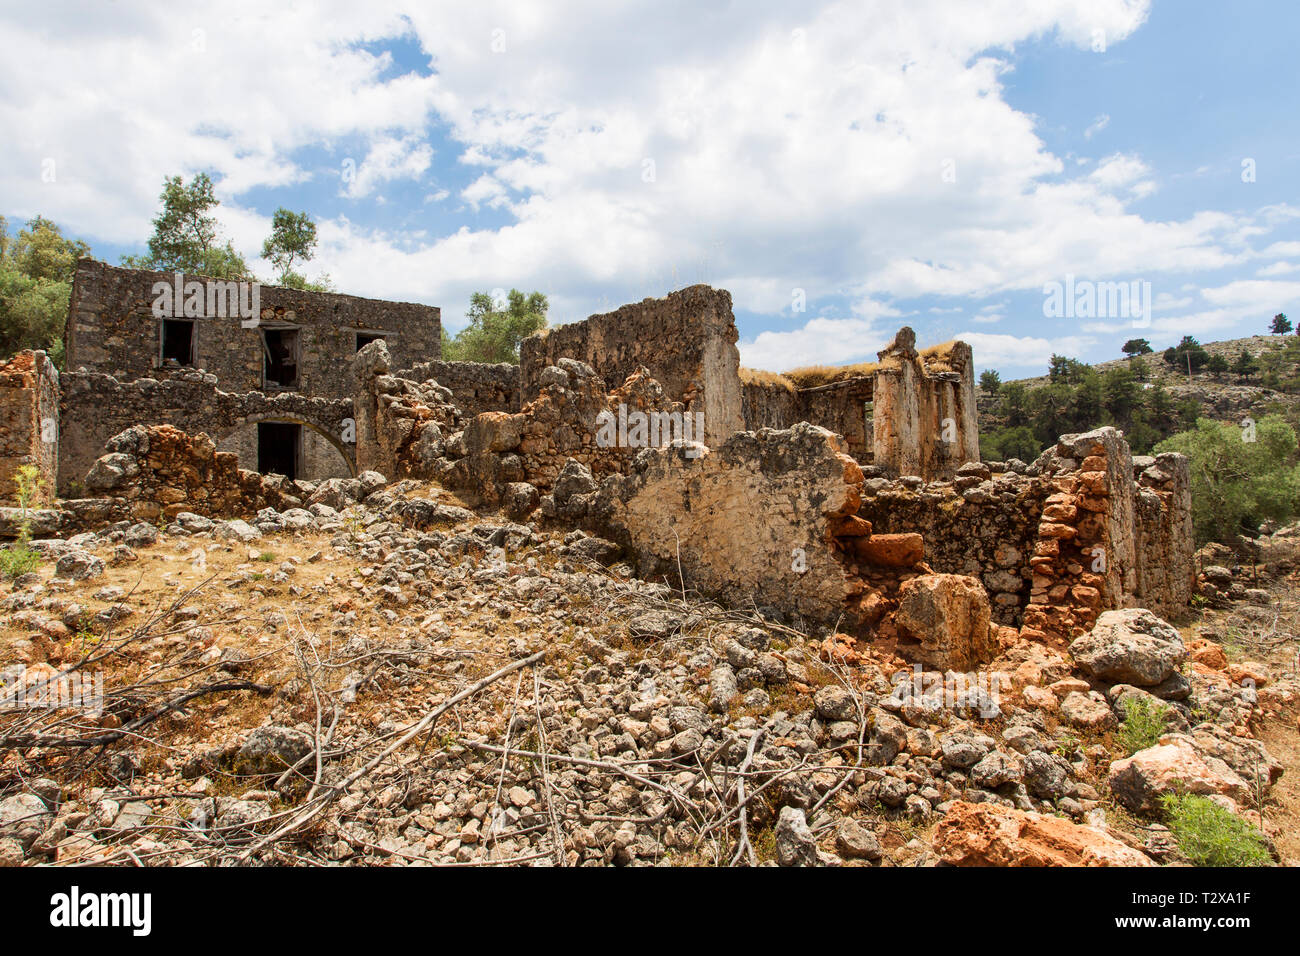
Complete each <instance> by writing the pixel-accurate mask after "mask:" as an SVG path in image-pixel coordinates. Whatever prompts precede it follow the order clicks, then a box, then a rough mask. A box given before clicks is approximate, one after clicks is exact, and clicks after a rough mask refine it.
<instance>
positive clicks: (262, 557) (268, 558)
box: [257, 551, 275, 564]
mask: <svg viewBox="0 0 1300 956" xmlns="http://www.w3.org/2000/svg"><path fill="white" fill-rule="evenodd" d="M257 560H259V561H265V562H267V563H268V564H269V563H270V562H272V561H274V560H275V555H274V554H272V553H271V552H270V551H263V552H262V553H261V554H259V555H258V556H257Z"/></svg>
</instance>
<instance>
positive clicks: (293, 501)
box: [86, 425, 306, 521]
mask: <svg viewBox="0 0 1300 956" xmlns="http://www.w3.org/2000/svg"><path fill="white" fill-rule="evenodd" d="M107 448H108V453H107V454H105V455H103V456H102V457H100V458H99V460H97V461H96V462H95V464H94V466H93V467H92V468H91V469H90V472H89V473H88V474H87V476H86V487H87V490H89V491H91V492H92V493H94V494H96V495H100V496H102V499H104V501H103V504H104V506H105V510H106V512H107V513H109V514H112V515H114V516H120V515H122V514H123V513H124V512H125V513H126V514H127V515H129V516H130V517H131V518H133V519H136V520H143V521H155V520H157V519H158V518H160V517H167V518H170V517H174V516H175V515H177V514H179V513H180V512H182V511H189V512H193V513H194V514H200V515H204V516H206V517H238V516H243V517H250V516H252V515H254V514H256V513H257V511H258V510H259V509H261V508H275V509H276V510H283V509H285V508H294V507H301V506H302V503H303V499H304V498H305V497H306V495H305V491H306V489H303V488H300V487H299V486H298V485H297V484H296V483H295V482H290V481H287V480H285V479H283V478H281V477H279V476H266V475H259V474H258V473H257V472H255V471H246V470H243V469H241V468H239V463H238V461H237V460H236V458H235V456H234V455H231V454H229V453H226V452H219V451H217V449H216V445H214V444H213V442H212V439H210V438H209V437H208V436H207V435H202V434H200V435H188V434H186V433H185V432H182V431H181V430H179V429H177V428H173V427H171V426H170V425H155V426H151V427H147V428H146V427H143V426H136V427H134V428H129V429H127V430H126V431H124V432H122V433H121V434H118V435H115V436H113V438H112V439H110V441H109V442H108V446H107ZM119 520H120V518H119Z"/></svg>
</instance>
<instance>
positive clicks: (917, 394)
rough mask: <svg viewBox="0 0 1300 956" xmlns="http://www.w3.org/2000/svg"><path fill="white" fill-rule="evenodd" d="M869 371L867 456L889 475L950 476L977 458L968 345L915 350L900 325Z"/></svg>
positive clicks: (910, 335)
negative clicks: (870, 418)
mask: <svg viewBox="0 0 1300 956" xmlns="http://www.w3.org/2000/svg"><path fill="white" fill-rule="evenodd" d="M879 357H880V364H879V366H878V367H877V368H876V370H875V374H874V378H875V381H874V389H873V395H872V398H871V401H872V402H873V421H872V425H873V427H872V460H873V462H874V463H875V464H876V465H878V466H879V467H881V468H883V469H884V470H885V471H886V472H887V473H889V474H891V475H919V476H921V477H923V478H926V479H931V480H932V479H936V478H950V477H952V476H953V475H954V474H955V473H956V470H957V468H958V467H959V466H960V465H962V464H964V463H965V462H970V461H979V458H980V452H979V415H978V410H977V408H976V405H975V378H974V375H975V371H974V362H973V360H972V356H971V350H970V346H969V345H967V344H966V343H965V342H952V343H950V344H949V345H947V346H944V347H941V348H936V349H927V350H926V352H925V353H924V354H922V353H918V352H917V350H916V334H915V333H914V332H913V331H912V330H911V329H910V328H908V327H906V326H904V327H903V328H902V329H900V330H899V332H898V335H897V336H895V338H894V341H893V342H892V343H891V344H890V345H889V346H888V347H886V348H885V349H883V350H882V351H881V352H880V353H879Z"/></svg>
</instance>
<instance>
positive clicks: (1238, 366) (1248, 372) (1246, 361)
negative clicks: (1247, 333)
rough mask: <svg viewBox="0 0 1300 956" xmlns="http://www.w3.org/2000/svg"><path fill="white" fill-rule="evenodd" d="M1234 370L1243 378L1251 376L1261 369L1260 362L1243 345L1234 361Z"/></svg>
mask: <svg viewBox="0 0 1300 956" xmlns="http://www.w3.org/2000/svg"><path fill="white" fill-rule="evenodd" d="M1232 371H1233V373H1234V374H1236V375H1240V376H1241V377H1242V378H1250V377H1251V376H1252V375H1254V374H1255V373H1256V372H1258V371H1259V362H1258V361H1256V359H1255V356H1253V355H1251V354H1250V353H1249V352H1247V351H1246V349H1245V347H1244V346H1243V347H1242V350H1241V352H1239V353H1238V355H1237V361H1235V362H1233V363H1232Z"/></svg>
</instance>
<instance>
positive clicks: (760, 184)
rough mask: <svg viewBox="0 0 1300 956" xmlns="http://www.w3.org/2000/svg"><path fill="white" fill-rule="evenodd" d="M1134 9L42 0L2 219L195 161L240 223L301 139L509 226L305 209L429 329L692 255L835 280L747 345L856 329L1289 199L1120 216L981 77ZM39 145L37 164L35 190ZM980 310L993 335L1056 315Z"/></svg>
mask: <svg viewBox="0 0 1300 956" xmlns="http://www.w3.org/2000/svg"><path fill="white" fill-rule="evenodd" d="M404 7H405V8H409V9H404ZM1148 8H1149V3H1148V2H1146V0H1041V2H1036V3H1032V4H1028V3H1025V2H1023V0H989V2H987V3H985V4H982V5H981V11H980V16H978V17H976V16H961V17H954V16H952V15H951V10H950V8H949V7H948V5H947V4H945V3H943V2H941V0H865V2H864V0H853V2H849V0H820V2H813V3H810V4H806V5H803V6H800V7H798V8H791V7H790V6H788V5H785V4H780V3H777V2H775V0H758V2H756V3H754V4H747V5H745V6H744V7H743V8H741V7H730V6H726V5H717V6H706V7H705V12H702V11H701V8H700V6H699V4H698V3H694V2H687V0H668V2H666V3H664V2H661V3H657V4H654V5H650V4H649V3H644V4H639V5H637V4H631V5H612V4H611V5H605V6H592V5H590V4H586V3H579V2H576V0H575V2H572V3H556V4H548V5H546V7H545V8H544V9H543V8H542V7H541V5H536V4H527V3H522V2H515V3H511V2H504V0H483V2H479V3H474V4H428V5H421V6H418V7H413V8H412V7H411V5H409V4H407V5H404V4H400V3H398V2H397V0H376V2H372V3H369V4H355V3H351V2H345V0H321V2H320V3H318V4H314V5H312V6H310V7H299V6H294V5H273V6H267V5H265V4H261V3H257V2H254V0H228V2H227V3H225V4H223V6H222V9H221V15H220V16H214V15H209V14H206V13H202V12H192V11H187V12H186V13H185V14H176V15H169V16H166V17H159V16H156V15H155V14H154V12H153V8H152V7H149V6H145V5H144V4H143V3H129V2H126V0H121V2H118V3H115V4H113V5H112V6H111V7H109V6H94V7H88V8H85V7H81V6H78V5H73V4H71V2H59V0H47V2H46V3H45V4H43V5H41V6H39V7H35V8H31V9H28V10H25V11H24V12H23V13H22V14H21V16H20V17H16V16H14V15H13V14H12V13H8V14H6V13H0V42H3V47H4V49H5V57H4V58H3V59H0V88H3V89H5V91H6V95H5V97H4V98H3V99H2V100H0V128H3V129H5V130H6V131H7V132H8V131H12V133H11V136H10V137H9V142H7V144H6V149H5V150H4V151H0V195H4V196H6V197H10V199H9V202H10V207H9V208H10V211H12V212H13V213H15V214H17V215H31V214H34V213H36V212H40V213H42V214H45V215H48V216H51V217H52V218H54V219H56V220H57V221H59V222H61V223H65V224H66V226H67V228H68V229H69V231H70V232H72V233H74V234H79V235H87V236H89V237H91V238H92V239H96V238H97V239H100V240H103V241H110V242H138V241H140V240H141V239H142V238H143V237H144V236H146V235H148V233H149V230H150V226H149V220H150V218H151V216H152V215H153V214H154V211H155V208H156V202H157V192H158V188H159V184H160V183H161V181H162V178H163V176H164V175H168V174H173V173H176V172H179V171H182V170H183V171H186V172H192V171H195V170H197V169H210V170H212V171H214V173H215V175H216V178H217V179H218V181H219V186H220V195H221V196H222V199H223V206H222V213H221V215H222V221H223V225H224V226H225V227H226V229H227V231H228V232H229V233H230V234H231V235H232V236H233V237H234V238H235V241H236V244H237V245H239V246H240V247H241V248H244V249H254V248H257V247H258V246H259V245H260V242H261V239H262V238H263V237H264V236H265V235H266V232H267V229H268V225H269V224H268V223H267V221H266V220H265V218H264V217H261V216H259V215H258V214H256V213H254V212H252V211H250V210H248V209H246V208H244V207H242V206H241V205H240V202H241V200H242V199H244V197H246V196H247V194H249V193H250V191H252V190H254V189H266V188H276V187H283V186H287V185H290V184H293V183H298V182H302V181H304V180H305V179H307V178H309V177H313V176H315V177H318V178H321V179H325V178H326V177H328V176H330V175H334V174H335V171H334V170H330V169H319V168H305V167H304V166H303V165H300V164H302V163H306V162H308V160H303V159H301V158H300V157H301V151H303V150H304V149H308V148H311V147H319V148H324V149H326V150H327V151H328V152H329V153H330V154H331V155H333V156H342V155H343V152H342V151H343V150H344V149H345V148H347V149H351V148H355V149H356V151H357V153H358V155H359V156H362V157H363V158H361V159H360V161H359V162H358V163H357V164H356V177H355V179H354V180H352V181H351V182H350V183H341V186H342V187H343V188H344V190H345V193H346V195H347V196H348V197H350V199H351V200H352V203H353V204H355V205H356V206H357V211H356V215H355V217H354V218H355V219H362V218H364V217H363V216H362V215H361V212H360V210H361V209H362V208H364V207H363V206H362V205H361V204H364V203H377V202H379V201H381V200H382V199H383V197H384V184H385V183H389V182H395V181H399V180H413V181H418V182H419V183H420V184H421V189H420V190H419V191H420V193H422V194H423V195H425V196H426V197H431V199H432V202H427V203H422V204H420V205H419V206H418V207H417V209H416V210H415V211H414V214H415V215H418V214H419V212H420V210H421V209H428V210H429V215H433V213H434V210H433V209H432V208H431V207H432V205H433V203H440V202H442V201H443V200H444V199H448V198H451V197H452V196H455V197H456V198H457V199H459V200H462V201H464V202H465V203H466V204H468V205H469V206H470V207H472V208H473V207H477V208H488V209H492V210H494V216H493V219H494V221H497V220H499V219H500V217H501V216H504V217H505V218H506V219H507V224H506V225H504V226H496V225H494V226H492V227H484V228H477V229H472V228H469V227H464V228H461V229H459V230H457V231H456V232H454V233H452V234H450V235H428V234H426V233H425V232H424V231H423V223H420V222H418V221H417V222H416V223H415V224H414V225H406V226H404V227H403V228H406V229H409V230H410V231H409V232H400V233H399V232H395V231H394V232H385V231H382V230H378V229H375V228H370V227H363V226H360V225H358V224H357V223H356V222H355V221H349V220H348V219H345V218H342V217H338V216H335V217H333V218H330V217H324V216H322V217H319V218H320V219H321V221H320V252H319V254H318V258H317V261H316V263H314V265H315V266H317V267H319V268H320V269H323V270H327V271H329V272H330V273H331V275H332V277H333V279H334V281H335V283H336V284H337V285H338V286H339V287H340V288H342V289H345V290H347V291H353V292H357V293H360V294H371V295H381V296H385V297H394V298H408V299H417V300H421V301H432V302H435V303H437V304H439V305H442V306H443V307H444V316H445V318H446V319H447V320H448V323H449V325H451V326H452V327H454V326H455V325H456V323H457V322H458V321H459V316H460V309H461V308H463V304H464V303H465V302H466V301H467V299H468V293H469V292H470V291H472V290H474V289H477V288H485V287H486V288H491V287H494V286H497V285H517V286H520V287H524V286H527V287H536V288H542V289H545V290H546V291H547V292H549V293H550V294H551V298H552V303H553V306H552V315H553V317H555V318H579V317H581V316H582V315H585V314H586V313H587V312H589V311H594V310H596V309H597V308H599V307H601V304H602V303H601V300H602V299H607V300H608V304H609V305H617V304H618V303H620V302H623V301H631V300H635V299H637V298H640V297H642V296H643V295H649V294H663V292H665V291H667V290H668V289H669V288H671V287H673V286H675V285H681V284H685V283H686V282H690V281H710V282H713V283H715V284H720V285H725V286H726V287H728V288H730V289H731V290H732V292H733V295H734V297H735V302H736V305H737V307H738V308H740V309H746V310H752V311H758V312H762V313H765V314H768V315H772V316H776V315H782V314H784V315H787V316H790V312H789V310H790V307H791V296H792V290H793V289H795V288H801V289H804V290H806V292H807V295H808V298H809V301H810V302H816V301H817V300H818V299H823V300H836V301H839V302H849V303H851V305H850V306H849V308H848V309H845V310H843V311H850V312H851V313H852V314H853V316H854V317H853V318H830V317H820V318H813V319H810V320H808V321H806V322H805V324H804V325H803V326H802V327H801V328H799V329H794V330H791V331H789V332H781V331H773V332H764V333H761V334H759V335H757V336H755V337H754V338H753V339H752V341H750V342H749V343H748V344H747V345H746V346H744V348H745V350H746V361H747V362H749V363H751V364H754V365H757V366H759V367H789V366H790V365H791V364H805V363H809V362H820V361H839V360H841V356H843V360H849V359H853V358H860V357H864V356H867V357H869V356H870V355H871V354H873V351H874V349H876V348H879V347H880V346H881V345H883V344H884V339H885V336H882V335H879V334H877V333H876V332H875V330H874V325H873V322H875V321H877V320H881V319H884V318H888V317H894V316H896V312H895V308H896V307H895V306H893V305H892V304H891V303H894V302H897V301H902V300H906V299H907V298H909V297H913V296H922V295H927V294H943V295H952V296H976V297H985V296H990V295H996V294H999V293H1002V292H1006V291H1013V290H1024V289H1031V288H1041V286H1042V284H1043V283H1044V282H1045V281H1048V280H1053V279H1059V278H1061V277H1062V276H1063V275H1064V273H1065V272H1066V271H1072V272H1074V273H1075V274H1078V275H1087V276H1090V277H1093V278H1103V277H1107V276H1112V275H1120V274H1123V275H1134V274H1137V275H1143V276H1147V275H1154V274H1158V273H1166V272H1169V273H1177V274H1184V275H1185V274H1187V273H1190V272H1195V271H1196V270H1209V269H1219V268H1223V267H1227V266H1231V265H1236V264H1240V263H1242V262H1244V261H1245V260H1246V259H1248V258H1250V257H1251V256H1252V255H1254V254H1253V253H1252V252H1251V251H1250V241H1251V240H1252V239H1253V238H1254V237H1257V236H1260V235H1263V234H1265V233H1267V232H1268V231H1269V230H1271V229H1273V228H1276V227H1278V226H1279V225H1281V224H1284V223H1289V222H1293V221H1294V218H1295V216H1296V215H1297V214H1300V209H1296V208H1295V207H1289V206H1285V205H1279V206H1275V207H1270V208H1269V209H1267V210H1263V211H1261V212H1260V213H1258V214H1256V215H1254V216H1251V215H1249V214H1244V213H1243V214H1225V213H1217V212H1209V211H1205V212H1197V213H1193V214H1191V215H1188V216H1187V217H1186V218H1184V219H1181V220H1170V221H1153V220H1148V219H1144V218H1143V217H1142V216H1139V215H1137V214H1136V213H1134V212H1133V211H1132V210H1131V209H1130V208H1129V204H1130V203H1132V202H1133V201H1134V200H1135V199H1138V198H1141V197H1142V196H1144V195H1148V194H1149V193H1150V191H1151V190H1153V189H1155V182H1156V174H1155V173H1154V172H1153V171H1152V170H1151V169H1150V168H1149V167H1148V166H1147V164H1146V163H1145V161H1143V160H1142V159H1141V158H1140V157H1139V156H1137V155H1136V154H1119V153H1117V154H1114V155H1112V156H1108V157H1106V158H1104V159H1103V160H1102V161H1101V162H1100V163H1099V164H1098V165H1097V167H1096V168H1095V169H1093V170H1092V171H1091V172H1088V171H1086V170H1085V169H1078V168H1075V167H1070V169H1069V171H1068V172H1067V167H1066V163H1065V162H1064V161H1063V159H1062V158H1061V157H1058V156H1056V155H1053V154H1052V152H1051V151H1050V150H1049V149H1048V148H1047V146H1046V145H1045V144H1044V142H1043V140H1042V139H1041V138H1040V136H1039V135H1038V132H1037V130H1036V123H1037V119H1036V118H1035V117H1033V116H1030V115H1027V114H1026V113H1023V112H1019V111H1017V110H1016V109H1014V108H1012V107H1011V106H1010V105H1009V103H1008V102H1007V100H1006V98H1005V96H1004V95H1003V80H1004V77H1005V76H1006V73H1007V70H1008V69H1009V60H1010V55H1011V54H1010V51H1011V50H1013V49H1014V48H1016V47H1017V46H1019V45H1022V44H1024V43H1026V42H1030V41H1034V40H1040V39H1044V38H1054V40H1055V41H1056V42H1060V43H1064V44H1071V45H1073V46H1076V47H1079V48H1082V49H1088V48H1089V47H1090V45H1091V44H1092V42H1093V39H1094V31H1097V30H1100V31H1102V32H1103V33H1104V35H1105V37H1106V42H1107V45H1108V48H1110V49H1114V48H1116V47H1117V46H1118V45H1120V44H1122V43H1123V41H1124V40H1125V39H1126V38H1127V37H1128V36H1129V35H1131V34H1132V33H1133V31H1135V30H1137V29H1138V28H1139V27H1140V26H1141V25H1142V23H1143V22H1144V21H1145V19H1146V16H1147V13H1148ZM882 24H885V25H887V28H884V27H882ZM195 29H200V30H203V31H205V32H204V33H203V34H202V36H203V49H202V50H201V51H200V50H196V49H194V48H193V40H194V34H193V30H195ZM496 31H500V32H499V33H498V32H496ZM398 36H403V37H406V38H407V39H411V40H414V42H415V43H416V44H418V46H419V47H420V48H421V49H422V50H423V51H424V53H425V54H426V55H427V56H428V58H429V61H430V63H431V66H432V70H433V72H431V73H430V74H429V75H419V74H416V73H408V74H405V75H398V74H399V73H400V71H399V70H396V69H395V68H394V67H395V64H394V61H393V59H392V57H391V56H390V55H389V54H387V53H382V54H380V53H374V52H371V50H373V49H375V48H378V47H382V42H374V41H383V40H385V39H391V38H395V37H398ZM160 91H161V92H165V95H160ZM1104 120H1105V114H1102V116H1099V117H1098V118H1097V121H1095V122H1094V123H1093V127H1090V129H1093V128H1095V129H1096V131H1099V130H1100V129H1102V128H1105V124H1104V122H1103V121H1104ZM1098 124H1101V125H1098ZM435 127H436V128H438V129H439V130H440V131H446V133H447V137H448V141H449V145H448V146H443V145H441V143H440V145H439V152H438V155H437V157H436V158H437V159H438V161H439V162H440V163H446V164H447V166H448V169H450V170H452V171H459V172H461V173H464V172H466V171H468V172H469V173H470V177H469V183H468V185H465V181H464V179H463V178H462V179H460V180H458V181H457V182H456V183H454V184H453V183H452V182H451V180H450V178H449V177H448V176H446V175H444V169H442V168H441V167H439V168H438V169H437V170H434V169H433V161H434V159H435V156H434V152H433V149H432V147H431V146H430V145H429V136H430V130H431V129H433V128H435ZM102 144H113V153H112V155H111V158H110V157H106V156H105V154H104V151H103V149H102ZM342 144H347V146H346V147H345V146H343V145H342ZM353 144H356V145H355V147H354V146H353ZM47 156H49V157H54V158H56V159H57V161H58V168H59V170H60V175H59V180H58V182H57V184H54V185H48V186H47V184H42V183H41V182H40V179H39V171H40V163H41V160H42V159H43V158H44V157H47ZM647 160H650V161H652V162H653V173H654V175H653V177H649V176H647V173H648V171H649V167H648V166H647V164H646V161H647ZM949 161H950V162H949ZM946 171H951V172H952V173H953V176H952V177H950V178H951V179H952V181H946V180H945V176H944V173H945V172H946ZM433 172H436V173H437V179H438V182H437V183H436V184H435V183H433V182H432V181H431V180H432V179H433V178H434V177H433V175H432V173H433ZM426 180H429V181H426ZM393 205H394V206H395V205H397V204H396V203H393ZM407 212H410V211H407ZM350 214H352V211H351V208H350ZM1278 245H1283V246H1285V245H1287V244H1285V243H1283V244H1276V243H1275V246H1274V247H1270V248H1275V247H1276V246H1278ZM1283 254H1286V255H1293V253H1289V252H1287V253H1277V255H1279V256H1280V255H1283ZM812 307H813V308H816V306H812ZM1002 314H1003V313H1002V312H1000V311H988V312H981V313H977V315H976V316H974V317H973V318H972V319H971V320H970V321H971V323H972V324H989V323H991V322H993V321H995V316H999V315H1002ZM800 318H802V317H800ZM792 321H793V317H792ZM1077 331H1078V330H1075V332H1077ZM979 335H983V333H979ZM819 337H820V338H819ZM984 338H985V340H986V343H987V345H988V347H990V348H994V347H996V348H1000V349H1003V350H1004V352H1006V354H1010V355H1025V354H1029V353H1030V352H1033V354H1035V355H1036V354H1038V352H1041V351H1042V348H1041V347H1040V346H1039V345H1037V344H1034V343H1040V342H1049V341H1050V342H1053V343H1058V344H1057V346H1056V347H1057V348H1058V350H1060V349H1063V348H1066V346H1064V345H1060V344H1059V343H1060V342H1062V341H1069V336H1068V335H1067V336H1066V337H1065V338H1063V339H1060V340H1058V339H1026V340H1023V341H1024V342H1027V343H1030V344H1029V345H1016V346H1014V347H1013V346H1012V345H1010V344H1009V343H1008V342H1007V341H1006V340H1008V339H1013V338H1014V337H1010V336H984ZM1016 341H1021V340H1016ZM1035 350H1037V351H1035ZM1075 351H1077V349H1075ZM1046 354H1050V349H1049V350H1048V352H1047V353H1046Z"/></svg>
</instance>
